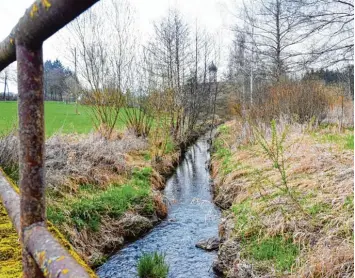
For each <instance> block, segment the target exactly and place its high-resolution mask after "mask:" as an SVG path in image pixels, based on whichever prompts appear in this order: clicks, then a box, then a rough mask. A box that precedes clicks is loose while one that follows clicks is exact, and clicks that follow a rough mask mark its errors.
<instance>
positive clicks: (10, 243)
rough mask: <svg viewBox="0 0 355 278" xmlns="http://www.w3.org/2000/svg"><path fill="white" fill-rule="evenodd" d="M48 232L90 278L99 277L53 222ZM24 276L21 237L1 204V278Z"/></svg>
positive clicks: (16, 187)
mask: <svg viewBox="0 0 355 278" xmlns="http://www.w3.org/2000/svg"><path fill="white" fill-rule="evenodd" d="M0 173H1V174H2V175H3V176H4V177H5V178H6V180H7V181H8V182H9V184H10V185H11V186H12V187H13V188H14V190H15V191H16V192H19V188H18V186H17V185H16V184H15V183H14V182H13V181H12V180H11V179H10V178H9V177H8V176H7V175H6V174H5V173H4V171H3V170H2V169H1V168H0ZM47 225H48V230H49V231H50V232H51V233H52V234H53V235H54V236H55V238H56V239H57V240H58V241H59V242H60V244H61V245H62V246H64V247H65V248H66V249H67V250H68V252H69V253H70V255H71V256H72V257H73V258H74V259H75V260H76V261H77V262H78V263H79V264H80V265H81V266H83V267H84V268H85V270H86V271H87V272H88V273H89V275H90V277H97V276H96V274H95V273H94V271H93V270H92V269H91V268H90V267H89V266H88V265H87V264H86V262H85V261H84V260H83V259H82V258H81V257H80V256H79V255H78V253H77V252H76V251H75V250H74V248H73V246H72V245H71V244H70V243H69V242H68V241H67V240H66V239H65V237H64V236H63V235H62V234H61V233H60V232H59V231H58V230H57V229H56V228H55V226H54V225H53V224H52V223H51V222H49V221H48V222H47ZM21 275H22V264H21V246H20V242H19V237H18V235H17V233H16V231H15V229H14V227H13V226H12V223H11V221H10V219H9V217H8V215H7V213H6V210H5V208H4V206H3V204H2V203H1V202H0V278H15V277H16V278H17V277H21Z"/></svg>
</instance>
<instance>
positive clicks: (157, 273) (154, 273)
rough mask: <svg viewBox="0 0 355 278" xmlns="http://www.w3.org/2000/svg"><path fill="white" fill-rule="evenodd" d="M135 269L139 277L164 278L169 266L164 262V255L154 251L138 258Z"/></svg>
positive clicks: (166, 275)
mask: <svg viewBox="0 0 355 278" xmlns="http://www.w3.org/2000/svg"><path fill="white" fill-rule="evenodd" d="M137 270H138V276H139V277H140V278H166V277H168V272H169V266H168V265H167V264H166V262H165V255H163V254H159V253H158V252H154V253H150V254H144V255H143V256H142V257H141V258H140V259H139V261H138V266H137Z"/></svg>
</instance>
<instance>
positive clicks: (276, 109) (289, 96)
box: [251, 81, 332, 123]
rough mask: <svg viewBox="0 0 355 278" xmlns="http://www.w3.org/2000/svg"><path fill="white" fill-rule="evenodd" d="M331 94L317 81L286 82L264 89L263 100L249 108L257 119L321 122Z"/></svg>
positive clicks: (326, 110) (328, 105)
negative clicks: (280, 118) (282, 118)
mask: <svg viewBox="0 0 355 278" xmlns="http://www.w3.org/2000/svg"><path fill="white" fill-rule="evenodd" d="M331 94H332V92H330V91H329V89H328V88H327V87H326V86H325V85H323V84H321V83H320V82H316V81H307V82H305V81H302V82H298V81H287V82H280V83H277V84H273V85H272V86H269V87H268V88H265V92H264V94H263V99H260V100H259V102H260V105H258V104H259V103H256V105H254V107H252V108H251V110H252V111H251V115H252V116H253V117H255V118H256V119H263V120H266V121H271V120H272V119H276V118H279V117H280V116H281V115H288V116H289V117H291V118H292V119H293V120H295V121H296V122H299V123H305V122H307V121H309V120H311V119H312V118H315V119H316V120H318V121H322V120H323V119H324V118H325V117H326V115H327V112H328V110H329V107H330V102H331Z"/></svg>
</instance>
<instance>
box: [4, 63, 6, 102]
mask: <svg viewBox="0 0 355 278" xmlns="http://www.w3.org/2000/svg"><path fill="white" fill-rule="evenodd" d="M6 86H7V72H6V70H5V81H4V101H5V100H6Z"/></svg>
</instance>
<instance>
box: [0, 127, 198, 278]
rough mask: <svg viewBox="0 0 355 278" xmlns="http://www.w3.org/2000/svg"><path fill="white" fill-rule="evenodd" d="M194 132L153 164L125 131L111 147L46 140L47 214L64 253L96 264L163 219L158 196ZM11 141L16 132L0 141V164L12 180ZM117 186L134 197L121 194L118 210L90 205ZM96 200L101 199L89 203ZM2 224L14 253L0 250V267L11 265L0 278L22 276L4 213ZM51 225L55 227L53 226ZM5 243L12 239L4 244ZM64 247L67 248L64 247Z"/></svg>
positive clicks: (72, 139)
mask: <svg viewBox="0 0 355 278" xmlns="http://www.w3.org/2000/svg"><path fill="white" fill-rule="evenodd" d="M199 135H200V133H199V134H195V135H194V136H191V137H189V138H188V139H187V140H186V141H185V142H183V143H181V144H178V147H176V148H174V150H173V151H172V152H169V153H165V154H164V155H163V156H161V157H159V159H154V160H152V159H151V158H150V156H149V145H148V144H147V142H145V141H144V140H143V141H142V139H139V138H136V137H134V136H132V135H130V134H126V135H123V137H122V138H121V139H120V140H118V141H115V140H113V141H112V142H110V141H105V140H102V139H100V138H98V137H96V136H93V135H89V136H84V135H80V136H79V135H58V136H54V137H51V138H50V139H49V140H48V141H47V143H46V149H47V153H46V174H47V187H48V189H47V206H48V210H47V215H48V218H49V219H50V220H51V221H52V222H53V223H54V225H55V226H56V227H57V228H58V230H59V231H60V232H59V231H58V230H55V231H56V233H58V235H60V238H61V239H63V240H64V238H67V239H68V240H69V241H70V243H71V245H72V246H73V247H70V248H71V249H70V248H69V250H72V251H73V250H74V249H75V251H76V252H77V253H78V254H79V255H80V256H81V257H82V258H83V259H84V261H85V262H86V263H87V264H89V265H90V266H92V267H96V266H99V265H101V264H102V263H103V262H104V261H105V260H106V259H107V258H108V257H109V256H110V255H111V254H113V253H114V252H116V251H117V250H119V249H120V248H121V247H122V246H123V245H124V244H125V243H127V242H129V241H133V240H135V239H137V238H139V237H141V236H142V235H143V234H145V233H146V232H148V231H149V230H150V229H151V228H153V227H154V225H156V224H157V223H159V222H160V220H161V219H163V218H165V217H166V215H167V206H166V203H165V202H164V197H163V195H162V193H161V191H162V190H163V189H164V188H165V181H166V179H167V178H169V177H170V176H171V175H172V174H173V172H174V170H175V169H176V167H177V165H178V164H179V162H180V161H181V158H182V157H183V156H184V151H183V150H184V149H186V148H187V147H188V146H189V145H191V144H193V143H194V142H195V141H196V140H197V138H198V137H199ZM17 144H18V139H17V136H16V135H15V134H10V135H9V136H6V137H3V138H1V147H0V163H1V165H2V166H4V167H5V170H6V172H7V173H8V174H9V175H10V176H11V177H13V178H15V179H16V178H18V170H17V168H16V166H17V161H18V153H17ZM120 187H123V189H124V190H125V189H127V190H137V194H136V193H133V194H136V195H135V196H131V195H130V194H131V193H130V192H129V191H128V192H127V194H128V195H127V196H128V197H132V198H131V199H130V200H131V201H130V203H128V204H127V205H128V206H127V208H126V209H125V211H124V212H123V213H121V212H119V214H117V212H116V211H112V209H111V208H110V203H108V204H107V207H106V210H107V211H108V212H107V213H106V212H102V211H98V210H97V209H96V208H95V207H97V206H99V207H100V202H102V201H103V200H106V199H107V198H113V197H115V195H109V194H106V193H105V192H108V191H109V192H111V193H114V194H117V193H120V194H121V191H117V190H119V189H120ZM127 190H126V191H127ZM105 194H106V195H105ZM96 195H98V196H102V198H96ZM118 197H120V196H118ZM121 197H122V198H125V196H121ZM137 198H138V199H139V200H136V199H137ZM146 203H148V204H149V205H148V206H147V205H146ZM1 208H3V207H2V206H1ZM102 208H103V209H105V206H103V207H102ZM73 211H74V213H73ZM81 211H84V212H83V213H81ZM110 211H111V212H110ZM95 217H96V218H97V217H99V220H97V219H95ZM95 221H96V222H98V223H96V222H95ZM1 225H2V227H3V228H4V229H3V231H2V232H1V234H2V235H3V236H2V241H4V240H5V241H6V244H7V245H6V246H8V247H9V248H10V249H11V250H15V251H14V252H8V251H9V250H7V249H6V250H5V251H6V252H5V251H4V252H5V253H6V254H7V253H9V254H10V253H13V255H12V256H10V257H8V256H6V254H5V253H4V254H5V255H4V256H1V258H0V263H1V264H10V265H12V267H11V271H10V270H9V271H10V272H8V271H7V270H6V269H5V268H1V269H2V270H1V272H0V277H2V276H1V275H5V276H4V277H18V276H19V275H20V272H21V262H20V259H21V258H20V252H19V251H20V247H19V244H18V241H17V238H18V237H17V235H16V232H15V231H14V230H11V222H10V221H9V219H8V217H7V216H6V213H4V214H3V215H2V217H1ZM50 225H51V227H52V226H53V229H54V225H52V224H50ZM8 227H10V228H8ZM9 229H10V230H9ZM12 238H14V239H15V240H12V241H11V239H12ZM10 245H11V246H10ZM12 245H14V246H12ZM64 245H66V246H71V245H70V244H69V243H68V242H67V243H66V244H64ZM16 250H17V251H18V252H17V251H16ZM16 254H17V255H16ZM73 254H74V253H73ZM79 255H76V256H77V257H79ZM84 261H83V263H84ZM91 273H92V275H93V277H94V276H95V274H94V273H93V272H92V271H91Z"/></svg>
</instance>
